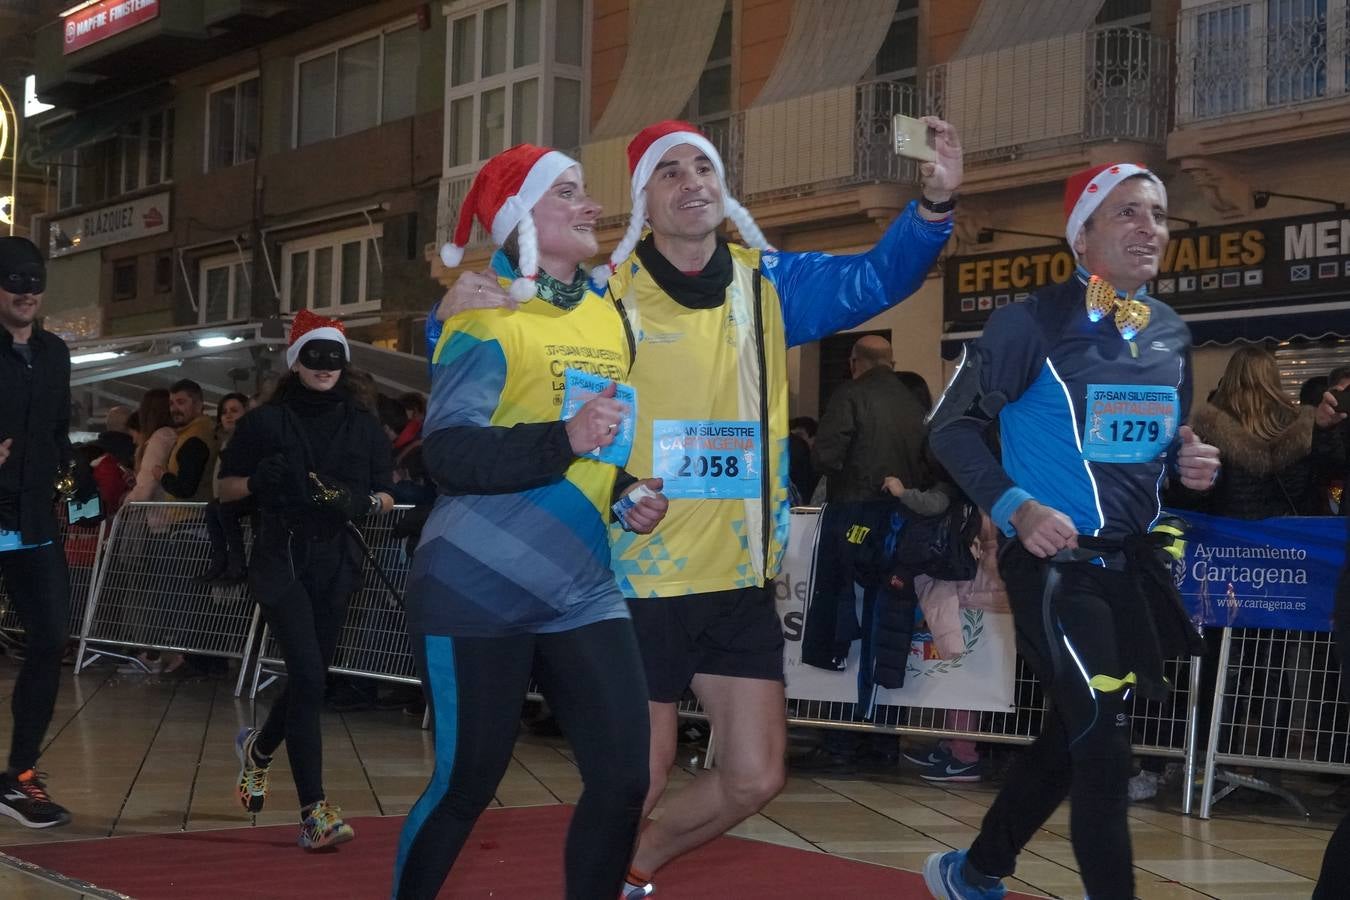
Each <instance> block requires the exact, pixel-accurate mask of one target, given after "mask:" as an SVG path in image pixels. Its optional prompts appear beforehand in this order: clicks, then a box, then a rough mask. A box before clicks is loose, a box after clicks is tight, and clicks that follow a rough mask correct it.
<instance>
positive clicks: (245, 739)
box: [234, 728, 271, 813]
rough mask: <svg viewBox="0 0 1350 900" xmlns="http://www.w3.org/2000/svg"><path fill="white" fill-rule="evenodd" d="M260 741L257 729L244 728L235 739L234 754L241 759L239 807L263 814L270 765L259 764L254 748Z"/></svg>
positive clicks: (269, 761)
mask: <svg viewBox="0 0 1350 900" xmlns="http://www.w3.org/2000/svg"><path fill="white" fill-rule="evenodd" d="M257 741H258V730H257V729H256V728H244V729H243V730H242V731H240V732H239V734H238V735H237V736H236V737H235V739H234V754H235V756H237V757H239V783H238V792H237V793H238V797H239V805H240V806H242V807H244V809H245V810H246V811H248V812H251V813H260V812H262V808H263V803H264V802H266V800H267V774H268V769H269V767H270V763H271V760H270V758H268V764H263V763H260V762H258V754H256V753H254V752H253V747H254V745H255V744H256V743H257Z"/></svg>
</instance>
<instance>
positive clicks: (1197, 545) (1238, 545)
mask: <svg viewBox="0 0 1350 900" xmlns="http://www.w3.org/2000/svg"><path fill="white" fill-rule="evenodd" d="M1170 514H1172V515H1176V516H1179V517H1181V518H1182V519H1185V520H1186V522H1187V523H1189V525H1190V527H1189V528H1187V530H1186V555H1185V557H1184V558H1183V559H1179V560H1177V561H1176V562H1174V563H1172V577H1173V578H1174V579H1175V580H1176V585H1177V589H1178V590H1180V591H1181V597H1182V599H1183V600H1184V601H1185V602H1186V609H1187V611H1188V612H1189V613H1190V614H1191V619H1192V620H1193V621H1195V622H1197V623H1199V624H1202V625H1208V626H1215V627H1222V626H1231V627H1234V628H1284V629H1288V630H1291V631H1330V630H1331V609H1332V604H1333V600H1334V598H1335V594H1336V582H1337V580H1338V579H1339V578H1340V573H1341V566H1342V565H1343V564H1344V562H1345V540H1346V520H1345V519H1343V518H1340V517H1338V516H1326V517H1317V518H1314V517H1301V516H1299V517H1296V516H1287V517H1283V518H1278V519H1260V520H1256V521H1244V520H1242V519H1226V518H1222V517H1219V516H1205V515H1201V514H1200V513H1194V512H1176V513H1170Z"/></svg>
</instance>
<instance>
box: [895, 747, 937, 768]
mask: <svg viewBox="0 0 1350 900" xmlns="http://www.w3.org/2000/svg"><path fill="white" fill-rule="evenodd" d="M901 755H902V756H904V757H905V759H907V760H909V761H910V762H912V763H914V765H916V766H931V765H932V764H933V763H935V762H937V761H938V759H939V758H940V757H941V756H942V749H941V747H915V748H913V749H910V750H906V751H904V753H902V754H901Z"/></svg>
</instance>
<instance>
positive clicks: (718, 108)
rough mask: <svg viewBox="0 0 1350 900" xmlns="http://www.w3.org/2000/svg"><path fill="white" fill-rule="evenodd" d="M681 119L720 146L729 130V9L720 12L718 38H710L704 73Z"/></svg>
mask: <svg viewBox="0 0 1350 900" xmlns="http://www.w3.org/2000/svg"><path fill="white" fill-rule="evenodd" d="M680 118H682V119H684V120H685V121H686V122H691V123H693V124H695V125H698V126H699V127H700V128H702V129H703V131H704V132H705V133H706V134H707V135H708V136H709V137H710V138H711V139H712V141H713V143H715V144H721V143H722V141H721V140H719V137H720V136H722V135H725V134H726V133H727V132H728V131H729V130H730V127H731V9H730V8H728V9H727V10H726V12H724V13H722V21H721V22H719V23H718V24H717V35H716V36H715V37H714V38H713V44H712V49H711V50H709V51H708V62H707V64H706V65H705V66H704V67H703V74H702V75H700V76H699V78H698V87H696V88H694V94H693V96H691V97H690V98H689V102H688V103H687V104H685V107H684V110H683V112H681V114H680Z"/></svg>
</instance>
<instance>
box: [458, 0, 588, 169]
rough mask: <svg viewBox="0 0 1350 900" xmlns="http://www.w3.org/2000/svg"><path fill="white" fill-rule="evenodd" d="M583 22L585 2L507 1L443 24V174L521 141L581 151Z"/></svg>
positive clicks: (473, 163)
mask: <svg viewBox="0 0 1350 900" xmlns="http://www.w3.org/2000/svg"><path fill="white" fill-rule="evenodd" d="M585 19H586V9H585V3H584V0H510V2H505V3H503V2H495V3H486V4H484V5H482V6H481V7H480V8H479V9H476V10H474V11H472V12H469V13H467V14H464V15H460V16H458V17H457V18H453V19H450V20H449V22H448V23H447V26H446V27H447V28H448V29H449V34H448V35H447V39H448V48H449V49H448V52H449V55H450V58H449V60H448V61H447V65H446V82H447V83H446V108H445V121H446V133H445V168H446V171H447V172H452V171H458V172H469V171H472V169H473V168H475V167H476V164H477V163H479V162H481V161H482V160H485V159H487V158H488V157H490V156H493V155H494V154H496V153H499V152H500V151H502V150H504V149H505V148H507V147H510V146H512V145H514V144H519V143H522V142H528V143H532V144H544V145H548V146H554V147H560V148H563V149H571V148H574V147H578V146H580V144H581V140H582V115H583V113H584V109H583V103H582V83H583V81H584V76H583V68H582V66H583V60H584V59H585V53H584V49H585V48H584V47H583V43H584V41H585V36H586V33H587V29H586V27H585ZM545 22H548V23H549V28H548V29H547V30H546V29H545ZM550 31H551V32H552V38H553V40H552V41H549V40H547V39H546V37H547V36H548V35H549V32H550Z"/></svg>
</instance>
